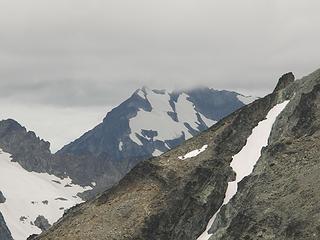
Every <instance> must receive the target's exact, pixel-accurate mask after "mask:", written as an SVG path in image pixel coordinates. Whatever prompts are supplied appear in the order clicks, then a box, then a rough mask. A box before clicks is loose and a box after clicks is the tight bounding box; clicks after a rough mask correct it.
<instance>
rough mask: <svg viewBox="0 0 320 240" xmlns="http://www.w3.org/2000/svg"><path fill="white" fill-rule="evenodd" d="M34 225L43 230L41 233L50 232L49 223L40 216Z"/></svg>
mask: <svg viewBox="0 0 320 240" xmlns="http://www.w3.org/2000/svg"><path fill="white" fill-rule="evenodd" d="M34 225H35V226H37V227H38V228H40V229H41V231H45V230H48V229H49V228H50V227H51V225H50V224H49V221H48V220H47V219H46V218H45V217H44V216H38V217H37V218H36V220H35V221H34Z"/></svg>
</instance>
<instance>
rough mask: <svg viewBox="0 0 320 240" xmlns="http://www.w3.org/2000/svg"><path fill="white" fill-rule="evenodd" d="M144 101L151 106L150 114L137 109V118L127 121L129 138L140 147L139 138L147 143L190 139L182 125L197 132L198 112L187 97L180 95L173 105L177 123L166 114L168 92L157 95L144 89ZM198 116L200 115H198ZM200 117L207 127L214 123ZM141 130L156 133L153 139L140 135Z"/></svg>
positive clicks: (198, 123) (188, 133) (168, 98)
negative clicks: (183, 137)
mask: <svg viewBox="0 0 320 240" xmlns="http://www.w3.org/2000/svg"><path fill="white" fill-rule="evenodd" d="M145 93H146V99H147V100H148V101H149V103H150V105H151V106H152V110H151V112H148V111H145V110H143V109H139V111H138V113H137V116H135V117H134V118H131V119H130V120H129V126H130V129H131V133H130V138H131V140H132V141H134V142H135V143H137V144H138V145H140V146H142V145H143V143H142V142H141V141H140V139H139V138H145V139H146V140H149V141H152V140H153V141H157V140H159V141H162V142H164V141H166V140H174V139H177V138H180V137H181V136H183V135H184V136H185V139H189V138H191V137H192V134H191V133H190V132H189V130H188V128H187V127H186V126H185V125H184V124H185V123H188V124H189V125H190V127H191V128H193V129H195V130H196V131H198V126H199V125H200V122H199V121H198V118H197V113H198V111H197V110H196V109H195V106H194V104H193V103H192V102H190V101H189V100H188V95H187V94H185V93H182V94H181V95H180V96H179V97H178V100H177V103H176V104H175V108H176V113H177V118H178V122H176V121H174V120H173V119H172V118H171V117H170V116H169V115H168V114H167V113H168V112H172V111H173V109H172V106H171V105H170V95H169V93H168V92H163V93H162V94H157V93H155V92H153V91H151V90H149V89H147V88H146V89H145ZM199 114H200V113H199ZM200 117H201V118H202V120H203V121H204V123H205V124H206V125H207V126H208V127H209V126H211V125H213V124H214V123H216V122H215V121H213V120H210V119H208V118H206V117H205V116H203V115H202V114H200ZM143 129H152V131H156V132H157V133H158V135H157V136H155V137H154V138H153V139H150V138H148V137H144V136H143V135H142V130H143Z"/></svg>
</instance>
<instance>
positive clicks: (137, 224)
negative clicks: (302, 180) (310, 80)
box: [37, 74, 294, 240]
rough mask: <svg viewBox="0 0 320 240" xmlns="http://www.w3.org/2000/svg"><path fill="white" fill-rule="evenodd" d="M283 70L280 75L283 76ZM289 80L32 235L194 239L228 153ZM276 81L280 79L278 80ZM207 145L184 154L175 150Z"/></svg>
mask: <svg viewBox="0 0 320 240" xmlns="http://www.w3.org/2000/svg"><path fill="white" fill-rule="evenodd" d="M286 76H290V74H288V75H284V76H283V78H282V79H286V78H287V77H286ZM292 81H293V79H292V80H288V81H287V80H285V81H284V80H280V81H279V85H278V87H277V88H276V89H275V91H274V92H273V93H272V94H270V95H268V96H266V97H264V98H262V99H259V100H257V101H255V102H253V103H251V104H249V105H248V106H245V107H243V108H241V109H240V110H237V111H236V112H234V113H233V114H231V115H229V116H228V117H226V118H224V119H223V120H221V121H220V122H218V123H217V124H215V125H214V126H213V127H211V128H210V129H208V130H206V131H204V132H203V133H202V134H200V135H198V136H196V137H194V138H192V139H190V140H188V141H186V142H185V143H183V144H182V145H180V146H179V147H177V148H175V149H173V150H171V151H169V152H167V153H165V154H163V155H161V156H159V157H157V158H152V159H149V160H146V161H143V162H141V163H139V164H138V165H137V166H136V167H135V168H134V169H133V170H132V171H130V172H129V174H128V175H127V176H126V177H125V178H124V179H122V180H121V181H120V182H119V184H118V185H117V186H115V187H113V188H111V189H110V190H108V191H106V192H104V193H103V194H102V195H100V196H98V197H97V198H95V199H93V200H91V201H89V202H87V203H84V204H81V205H79V206H77V207H75V208H73V209H71V210H69V211H68V213H67V214H66V215H65V216H64V217H63V218H62V219H61V220H60V221H59V222H58V223H56V224H55V225H54V226H53V227H52V228H50V229H49V230H48V231H47V232H45V233H44V234H42V235H40V236H39V237H38V238H37V239H51V240H53V239H117V240H121V239H175V240H179V239H196V238H197V237H198V236H199V235H200V234H201V233H202V232H203V231H204V230H205V228H206V225H207V222H208V221H209V219H210V218H211V217H212V216H213V214H214V213H215V212H216V211H217V210H218V209H219V207H220V205H221V204H222V202H223V199H224V193H225V191H226V188H227V183H228V181H231V180H232V179H234V177H235V175H234V172H233V171H232V169H231V167H230V162H231V160H232V157H233V156H234V155H235V154H236V153H238V152H239V151H240V150H241V149H242V147H243V146H244V145H245V144H246V140H247V138H248V137H249V136H250V134H251V132H252V129H253V128H254V127H255V126H257V124H258V123H259V122H260V121H262V120H263V119H264V118H265V117H266V115H267V113H268V112H269V110H270V109H271V108H272V107H273V106H275V105H276V104H277V103H280V102H282V101H283V100H286V99H290V98H291V97H292V96H293V94H294V92H293V91H287V90H285V89H288V88H291V85H292ZM280 82H284V83H283V84H282V83H281V84H280ZM205 145H208V147H207V149H206V150H205V151H204V152H202V153H201V154H199V155H197V156H195V157H193V158H190V159H186V160H181V159H179V156H183V155H184V154H186V153H188V152H190V151H193V150H194V149H200V148H202V147H203V146H205Z"/></svg>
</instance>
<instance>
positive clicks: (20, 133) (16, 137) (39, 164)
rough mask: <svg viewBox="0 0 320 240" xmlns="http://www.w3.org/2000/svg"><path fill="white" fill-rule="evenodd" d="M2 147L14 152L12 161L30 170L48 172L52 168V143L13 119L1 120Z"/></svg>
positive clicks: (0, 144)
mask: <svg viewBox="0 0 320 240" xmlns="http://www.w3.org/2000/svg"><path fill="white" fill-rule="evenodd" d="M0 148H1V149H2V150H3V151H5V152H8V153H10V154H12V161H15V162H18V163H19V164H20V165H21V166H22V167H23V168H24V169H26V170H28V171H35V172H48V171H49V169H50V164H51V157H52V156H51V152H50V143H49V142H46V141H44V140H42V139H40V138H39V137H37V136H36V135H35V133H34V132H32V131H27V130H26V128H24V127H22V126H21V125H20V124H19V123H18V122H16V121H15V120H13V119H7V120H2V121H0Z"/></svg>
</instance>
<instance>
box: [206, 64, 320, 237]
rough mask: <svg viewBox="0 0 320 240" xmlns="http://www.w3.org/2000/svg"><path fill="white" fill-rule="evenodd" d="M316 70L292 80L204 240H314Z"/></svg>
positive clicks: (319, 76)
mask: <svg viewBox="0 0 320 240" xmlns="http://www.w3.org/2000/svg"><path fill="white" fill-rule="evenodd" d="M319 85H320V71H319V70H318V71H316V72H314V73H312V74H311V75H310V76H308V77H306V78H304V79H302V80H298V81H296V82H295V83H294V84H292V85H291V86H290V87H289V88H288V89H285V90H284V92H283V94H284V95H286V94H290V93H289V92H292V90H294V93H295V95H293V96H292V97H291V101H290V103H289V104H288V106H287V108H286V109H285V110H284V112H283V113H282V114H281V117H280V118H279V119H278V121H277V122H276V123H275V125H274V127H273V131H272V133H271V135H270V138H269V145H268V147H266V148H265V149H264V150H263V152H262V155H261V157H260V159H259V161H258V163H257V165H256V167H255V169H254V172H253V174H252V175H250V176H249V177H248V178H247V179H245V180H244V181H243V182H241V183H240V185H239V191H238V193H237V195H236V196H235V197H234V198H233V199H232V200H231V202H230V203H229V204H228V205H227V206H225V207H224V208H223V209H222V211H221V212H220V214H219V215H218V216H217V219H216V221H215V223H214V224H213V226H212V228H211V232H212V233H213V236H212V237H211V238H210V240H216V239H219V240H222V239H223V240H231V239H232V240H234V239H279V240H287V239H319V237H320V228H319V217H320V213H319V211H318V209H319V207H320V204H319V199H320V184H319V177H318V176H319V167H320V163H319V159H320V151H319V147H320V141H319V138H320V111H319V110H320V87H319Z"/></svg>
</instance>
